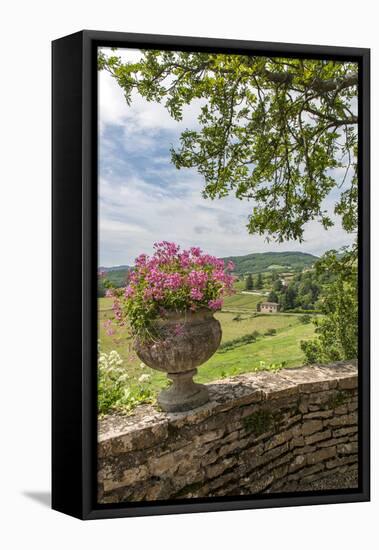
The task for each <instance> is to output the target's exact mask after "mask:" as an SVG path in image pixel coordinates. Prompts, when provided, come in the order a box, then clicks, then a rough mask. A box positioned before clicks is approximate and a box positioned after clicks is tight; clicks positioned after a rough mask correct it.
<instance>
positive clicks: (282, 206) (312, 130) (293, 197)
mask: <svg viewBox="0 0 379 550" xmlns="http://www.w3.org/2000/svg"><path fill="white" fill-rule="evenodd" d="M99 69H100V70H107V71H109V73H110V74H111V75H112V76H113V77H114V78H115V79H116V80H117V82H118V84H119V85H120V86H121V88H122V89H123V91H124V94H125V98H126V101H127V102H128V103H130V102H131V100H132V92H133V90H137V91H138V92H139V93H140V94H141V95H142V96H143V97H144V98H146V99H147V100H148V101H158V102H162V103H164V105H165V106H166V108H167V110H168V112H169V113H170V115H171V116H172V117H173V118H174V119H175V120H180V119H181V118H182V114H183V107H184V106H185V105H189V104H190V103H191V102H192V101H194V100H200V103H201V111H200V114H199V123H200V129H199V130H197V129H191V128H190V129H187V130H185V131H184V132H183V133H182V134H181V138H180V148H179V149H178V150H174V149H172V150H171V156H172V162H173V163H174V165H175V166H176V167H177V168H196V169H197V170H198V172H199V173H200V174H202V176H203V177H204V180H205V186H204V190H203V194H204V197H209V198H216V197H223V196H226V195H228V194H229V193H231V192H233V193H234V194H235V195H236V197H238V198H239V199H251V200H252V201H253V203H254V206H253V208H252V212H251V215H250V217H249V223H248V230H249V231H250V232H251V233H258V234H266V235H267V236H271V237H273V238H275V239H276V240H278V241H280V242H281V241H283V240H290V239H296V240H300V241H301V240H302V238H303V232H304V226H305V224H306V223H307V222H309V221H311V220H318V221H320V222H321V223H322V225H323V226H324V227H325V228H328V227H330V226H331V225H333V221H332V219H331V217H330V215H329V213H328V212H327V211H326V209H325V206H324V204H323V201H324V199H325V198H326V197H327V196H328V195H329V194H330V193H331V192H332V190H333V189H334V188H337V187H339V188H340V189H341V191H340V193H337V198H336V200H335V207H334V211H335V213H336V214H338V215H340V216H341V219H342V226H343V228H344V229H345V230H346V231H348V232H353V231H355V230H356V228H357V199H358V191H357V161H356V157H357V123H358V117H357V101H356V100H357V85H358V73H357V71H358V68H357V65H356V64H354V63H348V62H336V61H324V60H302V59H289V58H288V59H287V58H269V57H261V56H259V57H251V56H246V55H226V54H210V53H188V52H172V51H156V50H149V51H143V52H141V59H140V60H139V61H138V62H136V63H132V62H130V63H125V62H123V61H122V60H121V58H120V57H118V56H117V55H110V56H106V55H105V54H104V53H103V52H101V53H100V55H99ZM335 169H340V170H339V174H338V176H336V172H335Z"/></svg>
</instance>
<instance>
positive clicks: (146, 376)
mask: <svg viewBox="0 0 379 550" xmlns="http://www.w3.org/2000/svg"><path fill="white" fill-rule="evenodd" d="M148 380H150V374H141V376H140V377H139V378H138V382H147V381H148Z"/></svg>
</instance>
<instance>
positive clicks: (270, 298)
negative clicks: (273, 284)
mask: <svg viewBox="0 0 379 550" xmlns="http://www.w3.org/2000/svg"><path fill="white" fill-rule="evenodd" d="M278 300H279V298H278V295H277V294H276V292H274V291H273V290H272V291H271V292H270V293H269V295H268V296H267V301H268V302H278Z"/></svg>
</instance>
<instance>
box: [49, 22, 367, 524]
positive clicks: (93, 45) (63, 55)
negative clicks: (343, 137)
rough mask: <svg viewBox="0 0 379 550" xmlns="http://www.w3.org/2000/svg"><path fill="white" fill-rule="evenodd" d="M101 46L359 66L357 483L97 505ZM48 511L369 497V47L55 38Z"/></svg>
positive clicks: (121, 36) (148, 511) (114, 36)
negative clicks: (340, 487)
mask: <svg viewBox="0 0 379 550" xmlns="http://www.w3.org/2000/svg"><path fill="white" fill-rule="evenodd" d="M98 46H119V47H131V48H161V49H162V48H166V49H180V50H199V51H219V52H235V53H241V52H243V53H245V54H246V53H249V54H270V55H273V54H275V55H286V56H297V57H307V58H314V57H316V58H317V57H323V58H333V59H340V60H353V61H356V62H357V63H358V64H359V107H358V109H359V120H360V124H359V130H358V131H359V193H360V200H359V268H360V269H359V308H360V325H359V327H360V328H359V343H360V344H359V365H360V368H359V469H360V474H359V488H358V489H354V490H341V491H324V492H319V491H317V492H312V493H301V494H299V493H297V494H295V493H294V494H285V495H283V496H281V495H265V496H262V495H257V496H253V495H252V496H249V497H238V498H230V499H226V498H225V499H208V500H207V499H197V500H195V501H191V502H190V501H188V500H187V501H165V502H159V501H158V502H156V503H151V502H150V503H130V504H129V503H123V504H122V505H121V504H120V505H99V504H96V470H97V464H96V446H97V430H96V417H97V414H96V412H97V408H96V383H97V370H96V353H97V351H96V330H97V328H96V273H97V59H96V52H97V47H98ZM52 61H53V66H52V96H53V107H52V115H53V122H52V137H53V146H52V156H53V168H52V180H53V198H52V210H53V227H52V231H53V251H52V255H53V266H52V276H53V291H52V303H53V310H52V317H53V328H52V344H53V354H52V377H53V382H52V507H53V509H55V510H58V511H60V512H64V513H66V514H69V515H72V516H75V517H77V518H81V519H97V518H115V517H124V516H146V515H156V514H177V513H188V512H205V511H218V510H241V509H252V508H267V507H281V506H302V505H310V504H312V505H313V504H331V503H342V502H362V501H368V500H369V499H370V329H369V327H370V304H369V300H370V259H369V250H370V50H369V49H363V48H350V47H349V48H347V47H335V46H316V45H299V44H283V43H271V42H254V41H243V40H226V39H221V40H220V39H210V38H193V37H179V36H159V35H146V34H131V33H119V32H102V31H91V30H85V31H81V32H78V33H75V34H72V35H70V36H66V37H63V38H61V39H58V40H55V41H54V42H53V43H52Z"/></svg>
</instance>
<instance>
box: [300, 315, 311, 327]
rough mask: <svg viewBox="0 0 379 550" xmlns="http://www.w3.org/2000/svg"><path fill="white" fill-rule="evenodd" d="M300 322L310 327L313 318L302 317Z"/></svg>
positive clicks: (308, 316)
mask: <svg viewBox="0 0 379 550" xmlns="http://www.w3.org/2000/svg"><path fill="white" fill-rule="evenodd" d="M299 320H300V323H303V325H309V323H310V322H311V321H312V317H311V316H310V315H302V316H301V317H300V318H299Z"/></svg>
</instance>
